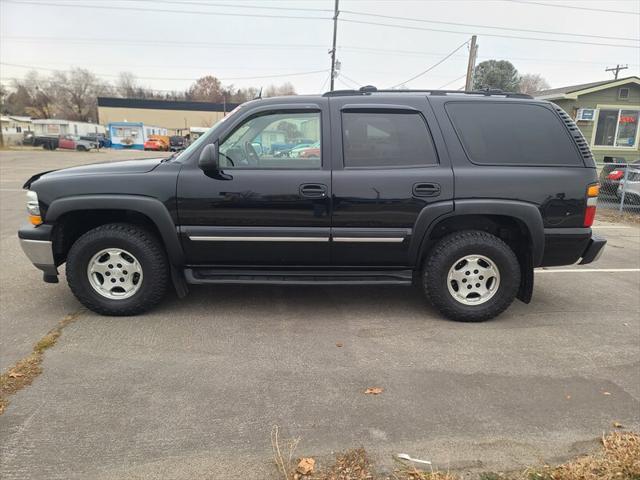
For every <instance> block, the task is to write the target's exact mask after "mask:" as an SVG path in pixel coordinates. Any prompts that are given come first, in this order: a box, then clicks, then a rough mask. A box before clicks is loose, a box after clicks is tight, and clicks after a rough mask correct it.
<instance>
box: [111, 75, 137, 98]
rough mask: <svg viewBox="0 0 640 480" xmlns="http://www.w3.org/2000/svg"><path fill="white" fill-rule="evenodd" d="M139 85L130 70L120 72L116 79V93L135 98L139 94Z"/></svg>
mask: <svg viewBox="0 0 640 480" xmlns="http://www.w3.org/2000/svg"><path fill="white" fill-rule="evenodd" d="M139 90H140V87H138V85H137V82H136V77H135V75H134V74H133V73H131V72H120V73H119V74H118V80H116V93H117V94H118V95H119V96H121V97H124V98H135V97H136V96H137V95H138V94H139Z"/></svg>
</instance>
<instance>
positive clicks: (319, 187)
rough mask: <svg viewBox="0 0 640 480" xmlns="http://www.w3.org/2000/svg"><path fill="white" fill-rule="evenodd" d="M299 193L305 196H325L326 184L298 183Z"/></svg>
mask: <svg viewBox="0 0 640 480" xmlns="http://www.w3.org/2000/svg"><path fill="white" fill-rule="evenodd" d="M300 195H301V196H303V197H307V198H324V197H326V196H327V186H326V185H323V184H322V183H303V184H302V185H300Z"/></svg>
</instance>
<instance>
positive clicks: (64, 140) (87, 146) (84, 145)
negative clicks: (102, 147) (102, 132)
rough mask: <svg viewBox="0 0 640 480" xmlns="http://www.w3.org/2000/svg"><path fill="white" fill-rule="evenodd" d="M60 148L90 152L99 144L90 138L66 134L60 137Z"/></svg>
mask: <svg viewBox="0 0 640 480" xmlns="http://www.w3.org/2000/svg"><path fill="white" fill-rule="evenodd" d="M58 148H64V149H67V150H78V151H79V152H88V151H89V150H91V149H92V148H98V144H97V143H96V142H91V141H89V140H82V139H81V138H80V137H75V136H73V135H65V136H63V137H60V138H59V139H58Z"/></svg>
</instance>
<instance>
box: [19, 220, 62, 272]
mask: <svg viewBox="0 0 640 480" xmlns="http://www.w3.org/2000/svg"><path fill="white" fill-rule="evenodd" d="M51 231H52V229H51V226H49V225H40V226H38V227H32V226H31V225H29V226H25V227H22V228H21V229H20V230H18V238H19V239H20V247H22V251H23V252H24V253H25V255H26V256H27V258H29V260H31V263H33V265H34V266H35V267H36V268H38V269H40V270H42V271H43V272H44V273H45V274H46V275H58V269H57V266H56V261H55V257H54V255H53V241H52V240H51Z"/></svg>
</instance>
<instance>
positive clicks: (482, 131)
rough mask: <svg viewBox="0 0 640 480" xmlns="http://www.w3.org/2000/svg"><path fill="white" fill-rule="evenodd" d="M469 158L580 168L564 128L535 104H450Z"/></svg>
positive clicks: (477, 161) (579, 162) (480, 162)
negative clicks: (577, 166) (575, 166)
mask: <svg viewBox="0 0 640 480" xmlns="http://www.w3.org/2000/svg"><path fill="white" fill-rule="evenodd" d="M446 108H447V112H448V113H449V117H450V118H451V121H452V122H453V125H454V127H455V129H456V131H457V132H458V135H459V137H460V140H461V141H462V144H463V145H464V148H465V150H466V151H467V154H468V155H469V159H470V160H471V161H472V162H473V163H477V164H484V165H583V163H582V159H581V158H580V157H579V156H578V152H577V150H576V148H575V146H574V144H573V140H572V139H571V137H569V135H568V133H567V131H566V128H565V126H564V125H563V123H562V122H561V121H560V119H559V118H557V117H556V115H555V114H554V113H553V112H552V111H550V110H548V109H546V108H545V107H542V106H539V105H531V104H522V103H520V104H518V103H489V102H455V103H454V102H450V103H448V104H447V105H446Z"/></svg>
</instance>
